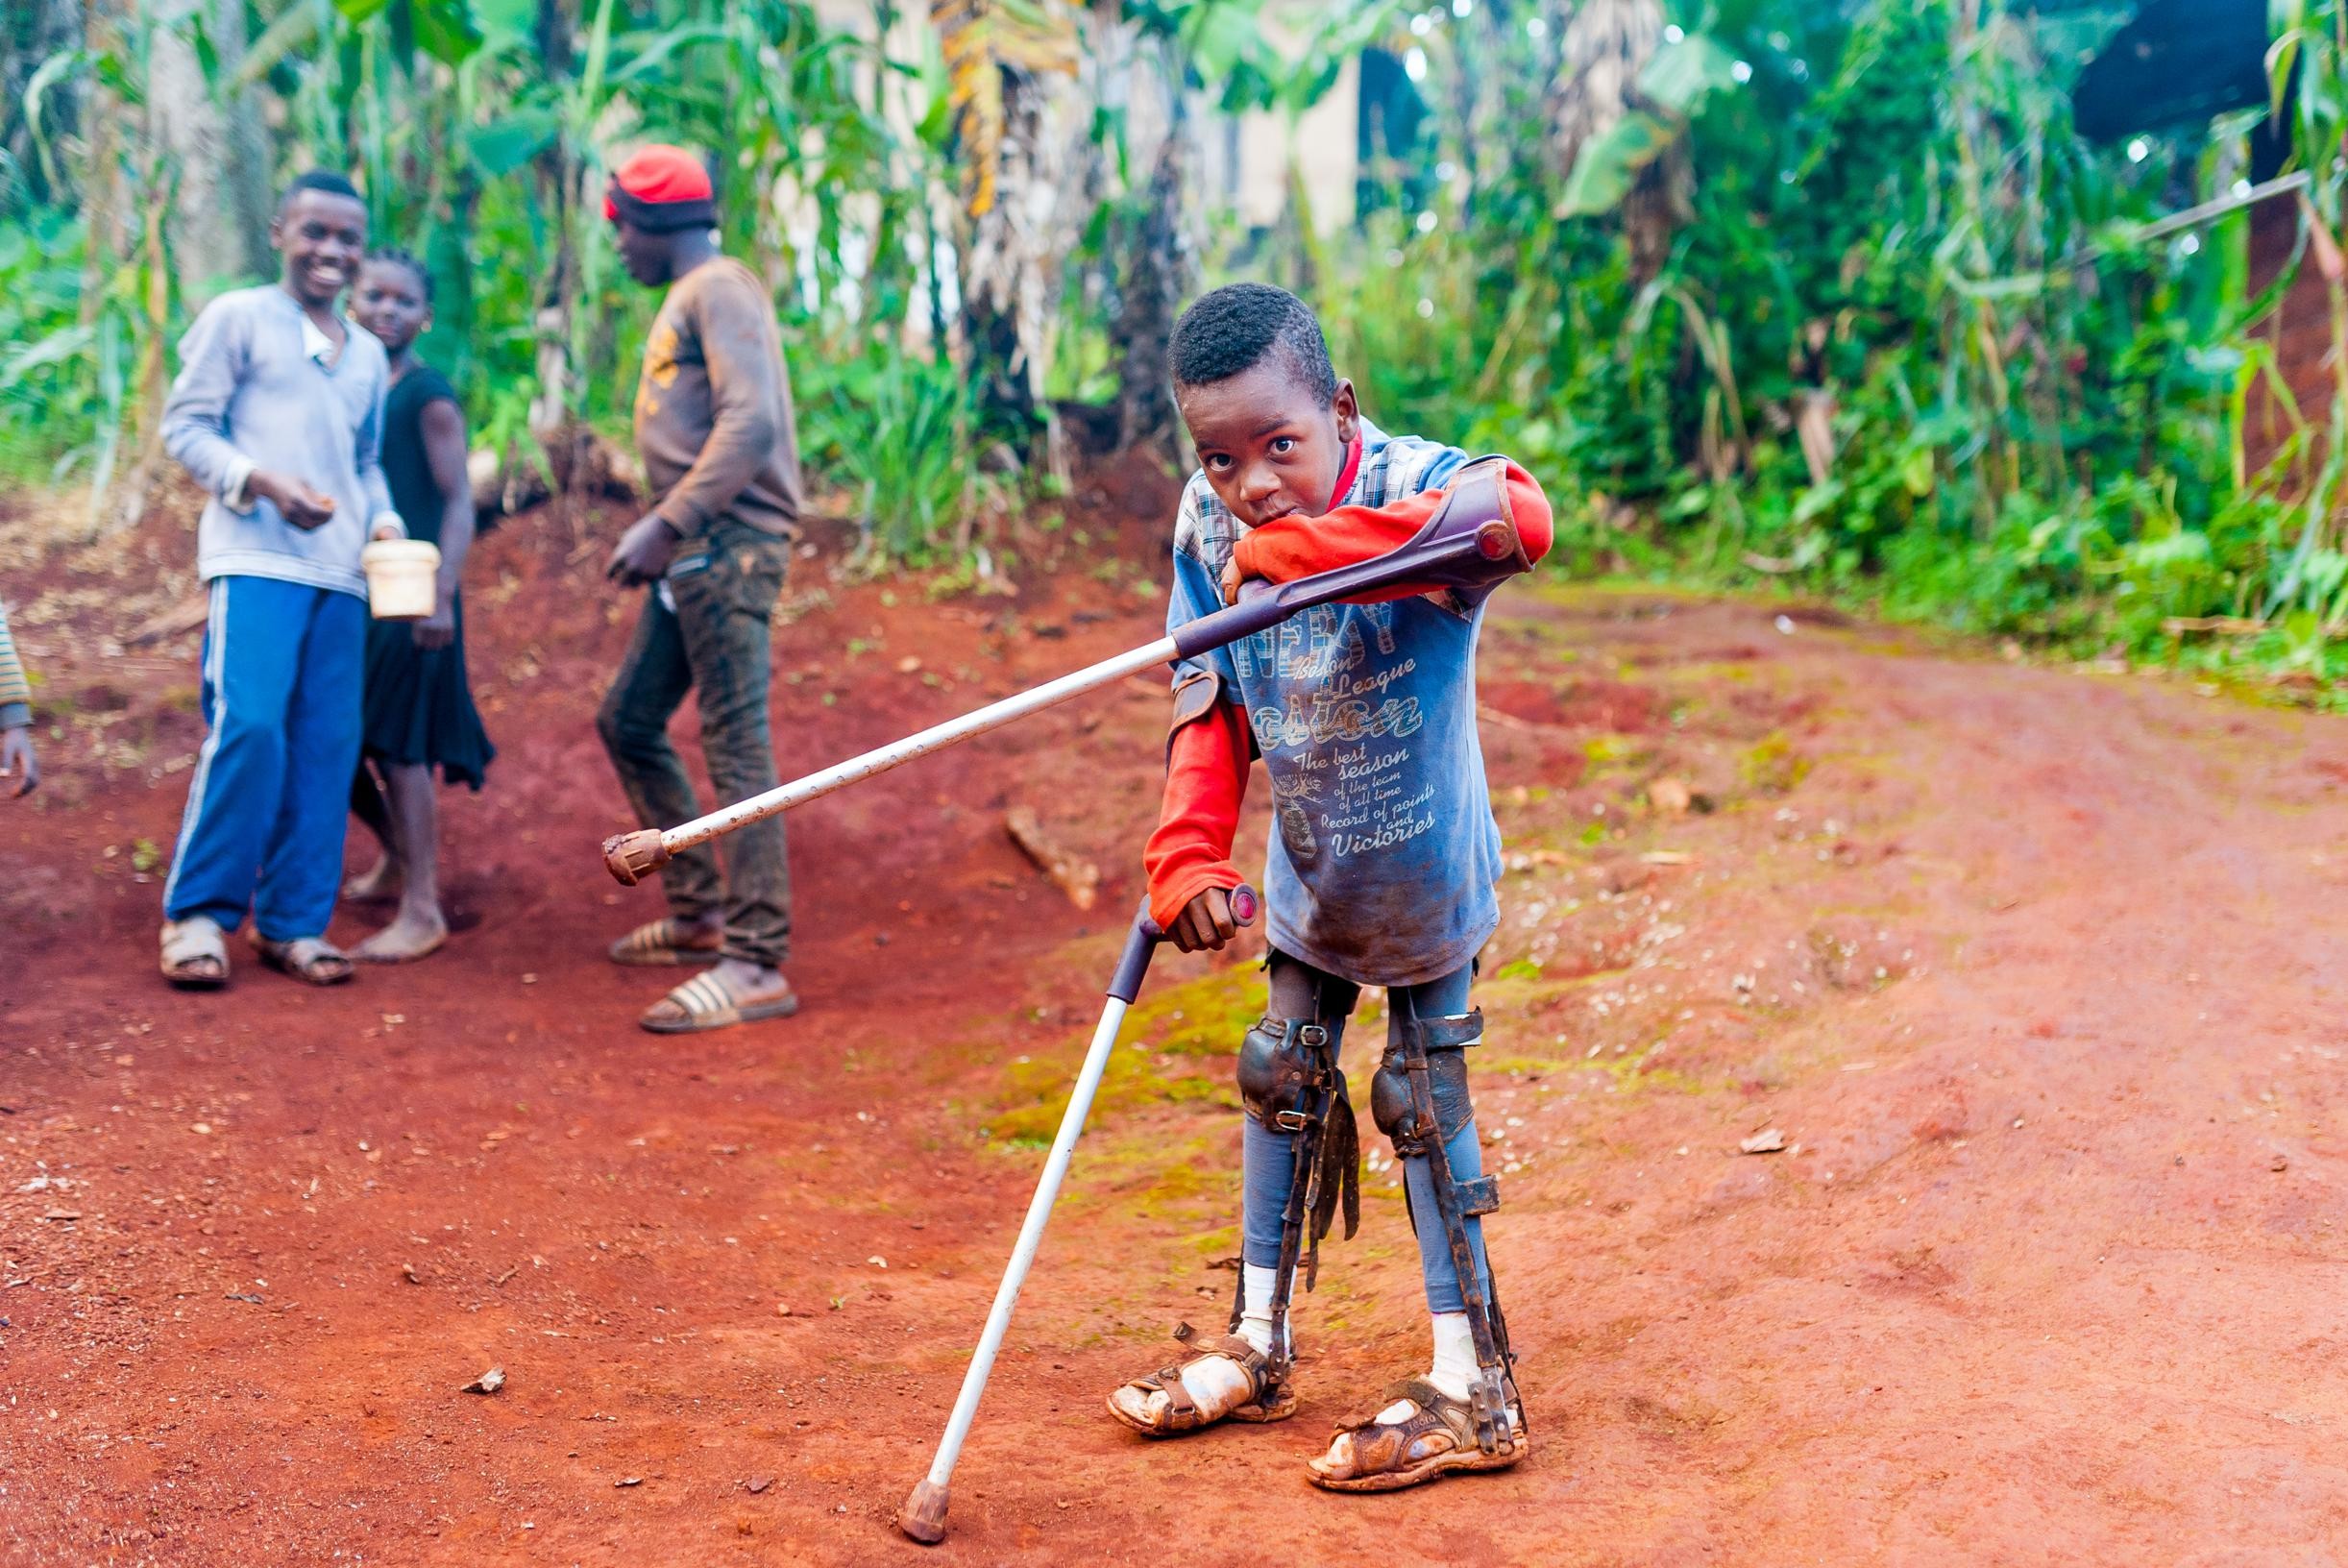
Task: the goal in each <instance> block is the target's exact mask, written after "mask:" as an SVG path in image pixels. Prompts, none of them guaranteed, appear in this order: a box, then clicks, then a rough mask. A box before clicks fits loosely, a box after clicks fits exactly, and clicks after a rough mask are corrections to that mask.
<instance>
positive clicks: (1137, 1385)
mask: <svg viewBox="0 0 2348 1568" xmlns="http://www.w3.org/2000/svg"><path fill="white" fill-rule="evenodd" d="M1197 1337H1198V1331H1197V1330H1195V1329H1193V1328H1191V1327H1190V1325H1189V1324H1187V1323H1185V1324H1182V1325H1181V1326H1179V1327H1178V1328H1176V1329H1175V1331H1174V1338H1175V1340H1176V1342H1177V1343H1179V1344H1182V1345H1184V1346H1185V1347H1186V1348H1187V1350H1188V1354H1186V1356H1184V1357H1183V1358H1182V1360H1178V1361H1176V1362H1174V1363H1173V1364H1171V1365H1169V1366H1162V1367H1160V1368H1159V1369H1158V1370H1157V1371H1155V1372H1146V1373H1143V1374H1142V1375H1141V1376H1140V1377H1137V1378H1131V1379H1128V1380H1127V1381H1126V1382H1124V1383H1121V1384H1117V1386H1116V1387H1114V1388H1113V1389H1111V1390H1110V1391H1109V1397H1108V1399H1107V1400H1106V1401H1105V1403H1106V1404H1107V1405H1108V1407H1109V1413H1110V1414H1111V1415H1113V1416H1114V1417H1115V1418H1116V1419H1117V1421H1118V1422H1119V1423H1120V1424H1121V1425H1124V1426H1128V1427H1131V1428H1133V1430H1134V1431H1136V1432H1137V1433H1141V1435H1142V1436H1144V1437H1175V1436H1179V1435H1181V1434H1182V1433H1186V1432H1196V1431H1198V1430H1199V1429H1200V1428H1201V1427H1211V1426H1213V1425H1214V1424H1215V1423H1216V1422H1218V1421H1247V1422H1265V1421H1285V1420H1286V1419H1288V1417H1290V1416H1292V1415H1294V1414H1295V1413H1296V1391H1295V1390H1294V1389H1292V1388H1290V1387H1289V1386H1288V1385H1287V1384H1285V1383H1284V1382H1283V1383H1274V1382H1273V1381H1272V1376H1271V1373H1272V1366H1271V1360H1270V1358H1268V1357H1266V1356H1265V1355H1264V1354H1263V1352H1261V1351H1260V1350H1258V1349H1257V1348H1256V1347H1255V1346H1254V1345H1251V1344H1249V1343H1248V1342H1247V1341H1246V1340H1245V1339H1242V1338H1240V1337H1239V1336H1238V1335H1235V1334H1230V1335H1223V1336H1222V1337H1221V1338H1218V1339H1211V1340H1208V1341H1206V1342H1204V1343H1197V1342H1195V1341H1196V1340H1197ZM1211 1356H1220V1357H1222V1358H1224V1359H1225V1360H1231V1361H1235V1362H1237V1363H1238V1366H1239V1370H1241V1371H1242V1372H1245V1373H1246V1374H1247V1377H1248V1387H1249V1391H1250V1392H1251V1393H1252V1394H1253V1396H1254V1397H1253V1398H1251V1399H1249V1400H1247V1401H1246V1402H1245V1403H1243V1404H1240V1405H1236V1406H1234V1407H1233V1408H1232V1409H1228V1410H1223V1411H1220V1412H1218V1413H1215V1414H1212V1415H1210V1414H1208V1413H1206V1412H1205V1411H1203V1410H1201V1409H1199V1406H1198V1402H1197V1401H1196V1400H1193V1399H1192V1398H1191V1397H1190V1390H1189V1389H1187V1388H1186V1387H1184V1386H1183V1382H1182V1373H1183V1368H1184V1367H1186V1366H1190V1365H1192V1364H1194V1363H1196V1362H1199V1361H1203V1360H1207V1359H1208V1358H1209V1357H1211ZM1127 1389H1138V1390H1140V1395H1141V1397H1140V1398H1139V1399H1138V1400H1135V1401H1132V1402H1131V1403H1132V1405H1133V1406H1135V1407H1137V1408H1136V1409H1129V1408H1127V1406H1124V1405H1120V1404H1118V1403H1117V1396H1118V1395H1119V1394H1122V1393H1124V1392H1125V1391H1126V1390H1127ZM1152 1394H1163V1395H1165V1396H1166V1403H1165V1409H1164V1410H1163V1411H1162V1413H1161V1414H1158V1415H1156V1416H1152V1415H1150V1414H1148V1413H1146V1412H1147V1409H1148V1403H1149V1396H1150V1395H1152Z"/></svg>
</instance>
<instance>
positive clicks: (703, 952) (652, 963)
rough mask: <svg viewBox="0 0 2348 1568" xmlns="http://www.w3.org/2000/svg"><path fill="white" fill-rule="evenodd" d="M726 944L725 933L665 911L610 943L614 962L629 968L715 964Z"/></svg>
mask: <svg viewBox="0 0 2348 1568" xmlns="http://www.w3.org/2000/svg"><path fill="white" fill-rule="evenodd" d="M724 945H725V933H724V932H723V931H715V930H711V929H710V928H709V927H707V926H701V925H695V924H692V923H690V922H688V921H685V920H680V919H677V918H676V917H675V916H673V915H663V916H662V917H661V918H660V919H657V920H647V921H645V922H644V924H642V925H640V926H638V927H636V929H635V930H633V931H630V932H629V933H628V934H627V935H626V936H624V937H622V938H621V939H620V940H619V941H618V942H615V943H612V944H611V946H610V948H609V949H608V951H609V952H610V954H611V961H612V962H613V963H614V964H624V965H627V966H628V967H629V968H654V969H666V968H677V967H678V966H679V965H684V964H715V963H716V962H718V959H719V957H720V956H721V953H722V949H723V947H724Z"/></svg>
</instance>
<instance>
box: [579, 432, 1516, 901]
mask: <svg viewBox="0 0 2348 1568" xmlns="http://www.w3.org/2000/svg"><path fill="white" fill-rule="evenodd" d="M1531 566H1532V562H1531V561H1530V559H1529V557H1528V556H1527V555H1526V553H1525V546H1524V542H1523V541H1522V540H1520V539H1519V538H1518V537H1517V531H1516V524H1515V523H1514V522H1513V521H1512V520H1511V519H1510V517H1509V515H1508V492H1507V481H1506V464H1505V463H1504V461H1503V460H1502V459H1500V458H1497V457H1482V458H1478V459H1476V460H1475V461H1474V462H1471V463H1469V464H1467V465H1466V466H1464V467H1463V468H1461V469H1460V470H1459V472H1458V473H1457V474H1456V475H1455V476H1454V477H1453V479H1452V482H1451V485H1450V486H1449V494H1448V495H1447V496H1446V497H1445V498H1444V502H1443V506H1442V509H1441V510H1439V511H1437V512H1436V513H1435V515H1434V517H1433V518H1432V519H1431V520H1430V521H1429V523H1428V525H1427V527H1424V528H1422V529H1420V530H1419V532H1418V534H1417V536H1416V537H1414V538H1412V539H1411V540H1410V541H1409V542H1408V543H1406V544H1404V545H1401V546H1398V547H1397V548H1395V549H1393V550H1390V551H1387V552H1386V553H1385V554H1383V555H1381V556H1378V557H1376V558H1375V559H1373V560H1367V561H1361V562H1357V564H1355V565H1352V566H1341V567H1338V568H1336V569H1335V570H1334V571H1330V572H1321V573H1316V574H1314V575H1313V576H1309V577H1298V578H1297V579H1295V580H1294V581H1293V582H1284V583H1281V584H1279V585H1278V586H1273V585H1270V584H1266V583H1261V582H1251V583H1250V584H1249V585H1248V590H1247V592H1246V593H1245V594H1243V595H1242V597H1241V598H1240V600H1239V602H1238V603H1236V604H1233V605H1229V606H1227V607H1226V608H1223V609H1220V610H1217V611H1215V612H1214V613H1213V614H1212V615H1204V616H1201V617H1199V618H1198V619H1197V620H1196V621H1193V622H1191V623H1189V624H1188V625H1185V626H1182V627H1180V628H1178V629H1177V630H1176V631H1175V632H1174V633H1173V634H1172V635H1170V636H1166V637H1161V638H1160V639H1159V640H1158V641H1156V642H1154V643H1151V644H1148V645H1147V646H1145V647H1142V648H1137V649H1133V650H1132V651H1131V652H1127V653H1119V654H1117V655H1116V656H1115V657H1114V658H1109V659H1103V660H1102V661H1101V662H1100V663H1098V664H1095V665H1091V666H1088V668H1086V669H1083V670H1078V671H1076V672H1074V673H1073V674H1065V675H1062V676H1061V677H1060V678H1059V679H1058V680H1052V681H1046V682H1045V683H1044V684H1042V685H1040V686H1037V687H1033V688H1031V689H1030V690H1028V691H1024V692H1020V693H1018V694H1016V695H1015V696H1012V697H1007V698H1003V699H1002V700H1001V701H999V702H991V703H989V704H988V705H987V706H985V707H983V708H979V709H976V710H975V711H973V712H970V713H966V714H964V715H963V716H962V717H961V718H959V719H948V720H946V721H945V722H944V723H938V724H932V725H931V726H930V727H929V728H927V729H925V730H922V731H921V732H920V733H918V734H916V735H909V736H907V737H906V738H905V739H903V740H901V741H894V742H892V743H891V744H889V745H887V746H884V747H878V748H876V749H874V750H870V751H867V752H865V753H864V754H863V755H862V756H857V757H850V758H849V759H848V760H847V761H845V762H842V763H835V764H833V765H832V766H831V767H829V768H826V769H824V770H822V771H821V772H814V773H809V774H808V775H807V776H806V777H804V778H795V779H793V780H792V781H791V782H790V783H788V784H779V785H777V786H775V787H774V788H773V789H771V790H769V791H767V792H766V793H765V794H763V795H754V796H750V797H749V798H748V799H746V800H738V801H736V802H735V803H734V804H732V805H730V806H727V807H725V808H723V809H722V810H720V811H714V812H711V813H710V814H709V815H708V816H706V817H697V818H695V819H694V820H693V821H690V822H685V823H683V824H681V825H679V826H676V827H672V828H668V829H665V830H664V829H661V828H650V827H648V828H645V829H643V830H642V831H640V832H635V833H622V834H618V835H616V836H614V837H612V838H609V839H606V840H604V841H603V865H604V867H605V869H606V870H609V871H610V872H611V874H612V875H613V876H614V877H617V878H618V879H619V881H620V882H621V884H622V885H623V886H626V887H633V886H634V885H635V884H636V883H637V882H639V881H640V880H642V879H643V878H644V877H646V876H647V875H648V874H650V873H651V872H653V871H656V870H659V869H660V868H661V867H663V866H665V865H667V864H668V863H669V859H670V857H671V856H673V854H675V853H676V851H678V850H679V849H686V848H690V847H692V846H693V845H697V844H706V843H707V842H709V841H710V840H711V839H714V838H716V837H718V836H719V835H720V834H722V833H729V832H731V831H733V830H734V829H735V828H737V827H740V826H742V825H743V824H744V823H745V822H754V821H759V820H760V819H762V818H767V817H772V816H774V815H776V814H777V813H779V812H785V811H789V810H790V809H791V808H792V807H794V806H797V805H804V804H805V803H806V802H808V801H810V800H813V799H816V798H818V797H819V796H826V795H829V794H831V793H832V792H833V791H834V790H837V789H842V788H844V787H845V786H847V785H850V784H854V783H856V782H857V781H859V780H861V779H867V778H870V777H871V776H872V775H873V774H875V773H884V772H888V771H889V770H890V769H892V768H894V767H896V766H897V765H899V764H900V763H907V762H911V761H913V760H914V759H915V758H916V757H925V756H927V755H929V754H930V753H931V752H933V751H941V750H943V749H944V748H945V747H949V746H952V745H954V744H955V743H956V742H958V741H966V740H968V739H970V738H971V737H972V736H974V735H984V734H985V733H987V731H989V730H991V729H998V728H1000V727H1001V726H1003V725H1004V724H1007V723H1011V722H1012V721H1013V720H1015V719H1023V718H1025V717H1026V716H1027V715H1029V714H1031V713H1037V712H1039V711H1041V710H1042V709H1044V708H1048V707H1051V706H1053V705H1055V704H1057V703H1061V702H1065V701H1066V700H1067V699H1068V698H1072V697H1078V696H1081V695H1083V694H1084V693H1086V692H1089V691H1094V690H1097V689H1098V688H1100V687H1103V686H1107V685H1109V684H1111V683H1112V682H1113V681H1119V680H1122V679H1124V678H1125V677H1126V676H1127V675H1132V674H1139V673H1140V672H1142V671H1144V670H1147V669H1149V668H1150V667H1151V666H1153V665H1161V664H1170V663H1172V662H1174V661H1176V660H1178V659H1186V658H1191V657H1194V656H1195V655H1197V654H1200V653H1204V652H1206V651H1208V650H1209V649H1216V648H1221V647H1223V646H1224V645H1225V644H1227V643H1235V642H1237V641H1238V640H1239V639H1240V638H1242V637H1250V636H1253V635H1254V634H1256V633H1257V632H1259V631H1262V630H1264V629H1266V628H1267V627H1270V626H1276V625H1279V624H1280V623H1281V622H1283V621H1285V620H1286V619H1287V618H1288V617H1289V616H1291V615H1294V614H1295V613H1296V612H1297V611H1299V610H1303V609H1309V608H1310V607H1311V606H1313V605H1315V604H1328V603H1332V602H1333V601H1335V600H1341V599H1351V598H1353V597H1355V596H1356V595H1359V594H1367V593H1375V592H1378V591H1379V590H1381V589H1385V588H1393V587H1397V586H1400V585H1402V584H1404V583H1415V584H1421V585H1424V586H1426V587H1429V588H1484V587H1489V586H1490V585H1491V584H1493V583H1495V582H1498V581H1499V580H1500V579H1501V578H1503V577H1508V576H1515V575H1516V574H1517V573H1519V572H1525V571H1529V570H1530V569H1531Z"/></svg>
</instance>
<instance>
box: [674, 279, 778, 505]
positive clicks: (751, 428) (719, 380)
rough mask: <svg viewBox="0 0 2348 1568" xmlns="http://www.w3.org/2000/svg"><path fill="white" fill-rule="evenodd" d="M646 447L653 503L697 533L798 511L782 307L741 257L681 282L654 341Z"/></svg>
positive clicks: (677, 283)
mask: <svg viewBox="0 0 2348 1568" xmlns="http://www.w3.org/2000/svg"><path fill="white" fill-rule="evenodd" d="M636 450H637V451H638V452H640V453H643V454H644V475H645V478H646V480H647V481H648V482H649V483H650V485H651V487H652V494H653V495H654V496H655V497H657V498H658V500H657V502H656V503H655V504H654V505H653V507H652V510H653V512H654V514H655V515H657V516H659V517H661V518H662V519H664V520H666V521H667V522H668V524H669V525H670V526H671V527H673V528H675V529H676V530H677V532H679V533H681V534H683V535H685V536H686V537H687V538H691V537H693V536H694V535H696V534H699V533H703V532H706V531H707V530H708V528H709V527H710V526H711V525H712V524H714V523H716V522H718V521H719V520H720V519H722V518H729V517H730V518H734V519H736V520H738V521H740V522H743V523H746V524H748V525H749V526H750V527H754V528H758V529H760V530H762V531H764V532H767V533H776V534H790V533H792V532H793V531H794V530H795V527H796V525H797V523H798V520H799V451H798V437H797V433H796V431H795V429H794V428H793V425H792V415H791V377H790V373H789V372H788V371H786V370H785V369H784V368H783V345H782V337H781V334H780V333H779V332H778V331H776V330H775V326H774V309H773V306H771V305H770V304H769V303H768V300H767V291H766V290H765V289H764V288H763V287H761V286H760V285H759V282H758V278H757V275H756V274H754V273H752V272H751V271H750V269H749V268H748V267H746V266H744V265H743V264H742V263H741V262H739V261H737V260H735V259H733V258H732V257H723V256H722V257H717V258H716V259H714V260H710V261H705V262H703V263H702V264H701V265H699V266H697V267H696V268H694V269H693V270H692V271H691V272H689V273H687V274H685V276H684V277H682V278H679V279H678V280H677V281H676V282H674V283H673V284H671V285H670V288H669V297H668V298H667V299H665V300H663V301H662V302H661V306H660V314H659V315H657V316H655V317H654V318H653V320H652V331H651V332H650V334H649V335H648V337H647V338H646V339H645V347H644V374H643V376H642V377H641V378H640V379H639V380H637V382H636Z"/></svg>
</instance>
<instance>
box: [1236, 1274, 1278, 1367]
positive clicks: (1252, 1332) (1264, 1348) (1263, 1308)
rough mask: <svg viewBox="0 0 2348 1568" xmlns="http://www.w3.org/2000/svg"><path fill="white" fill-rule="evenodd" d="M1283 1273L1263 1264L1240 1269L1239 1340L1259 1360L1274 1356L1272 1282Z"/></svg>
mask: <svg viewBox="0 0 2348 1568" xmlns="http://www.w3.org/2000/svg"><path fill="white" fill-rule="evenodd" d="M1279 1272H1280V1271H1279V1270H1278V1269H1275V1268H1267V1267H1265V1266H1264V1265H1262V1264H1261V1263H1242V1264H1241V1265H1240V1266H1239V1337H1240V1338H1242V1339H1244V1340H1246V1341H1247V1342H1248V1343H1249V1344H1251V1345H1253V1346H1255V1347H1256V1354H1258V1355H1259V1356H1268V1355H1270V1354H1271V1352H1272V1281H1273V1278H1274V1277H1275V1276H1276V1275H1277V1274H1278V1273H1279Z"/></svg>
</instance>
